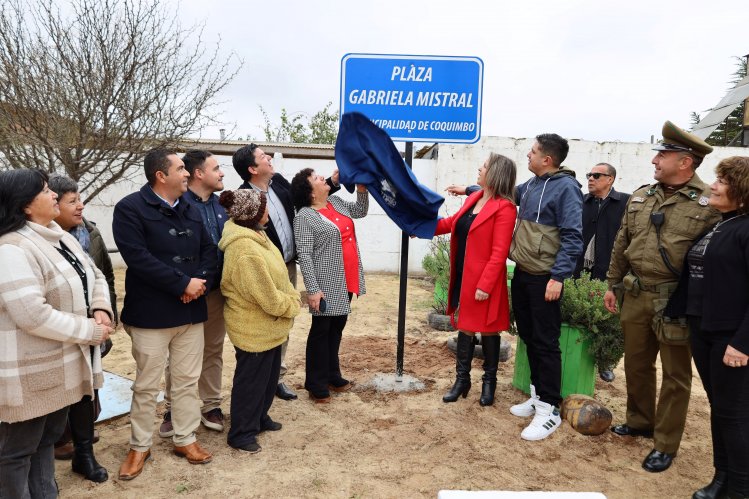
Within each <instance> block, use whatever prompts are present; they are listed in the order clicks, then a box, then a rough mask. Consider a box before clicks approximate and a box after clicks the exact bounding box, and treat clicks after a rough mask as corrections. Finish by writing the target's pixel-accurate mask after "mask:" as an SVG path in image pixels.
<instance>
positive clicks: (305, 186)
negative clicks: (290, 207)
mask: <svg viewBox="0 0 749 499" xmlns="http://www.w3.org/2000/svg"><path fill="white" fill-rule="evenodd" d="M313 173H315V171H314V170H313V169H312V168H305V169H303V170H300V171H299V173H297V174H296V175H294V178H293V179H291V199H292V200H293V201H294V208H296V210H297V211H299V210H301V209H302V208H304V207H305V206H311V205H312V184H310V182H309V178H310V177H311V176H312V174H313Z"/></svg>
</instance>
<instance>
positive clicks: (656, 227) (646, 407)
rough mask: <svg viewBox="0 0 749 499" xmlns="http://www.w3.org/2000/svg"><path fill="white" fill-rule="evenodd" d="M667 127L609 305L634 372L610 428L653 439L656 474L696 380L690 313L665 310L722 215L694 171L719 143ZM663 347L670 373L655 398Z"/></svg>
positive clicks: (667, 457)
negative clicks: (688, 261)
mask: <svg viewBox="0 0 749 499" xmlns="http://www.w3.org/2000/svg"><path fill="white" fill-rule="evenodd" d="M662 133H663V141H662V142H661V143H660V144H658V145H657V146H656V147H654V150H655V151H657V153H656V155H655V157H654V158H653V160H652V163H653V165H655V174H654V178H655V180H656V183H654V184H650V185H644V186H642V187H640V188H639V189H637V190H636V191H635V192H633V193H632V196H630V198H629V202H628V203H627V209H626V213H625V216H624V218H623V219H622V225H621V228H620V229H619V232H618V234H617V236H616V240H615V241H614V249H613V251H612V253H611V264H610V265H609V271H608V283H609V291H607V292H606V295H605V296H604V304H605V306H606V308H607V309H608V310H609V311H610V312H612V313H616V311H617V309H618V308H619V307H620V308H621V314H620V321H621V323H622V332H623V333H624V373H625V375H626V377H627V416H626V422H625V423H624V424H619V425H616V426H614V427H613V428H611V431H613V432H614V433H616V434H617V435H622V436H630V437H645V438H653V440H654V442H653V450H652V451H651V452H650V453H649V454H648V456H647V457H646V458H645V460H644V461H643V463H642V467H643V468H644V469H645V470H646V471H650V472H653V473H656V472H661V471H665V470H666V469H668V468H669V466H671V462H672V461H673V459H674V456H675V455H676V452H677V451H678V449H679V444H680V443H681V437H682V434H683V432H684V424H685V422H686V417H687V407H688V406H689V392H690V390H691V386H692V355H691V350H690V347H689V330H688V328H687V327H686V319H685V318H669V317H664V314H663V311H664V309H665V307H666V304H667V303H668V300H669V298H670V296H671V294H672V293H673V292H674V290H675V289H676V284H677V281H678V279H679V274H680V272H681V270H682V263H683V261H684V256H685V255H686V252H687V250H688V249H689V247H690V245H691V244H692V241H693V240H694V239H695V238H697V237H698V236H699V235H700V234H702V233H703V232H704V231H705V230H706V229H707V228H709V227H711V226H712V225H714V224H715V223H717V222H718V221H719V220H720V214H719V213H718V212H717V211H716V210H715V209H713V208H711V207H710V206H709V204H708V199H709V197H710V187H709V186H708V185H707V184H705V183H704V182H703V181H702V180H700V178H699V177H698V176H697V174H696V173H695V170H696V169H697V167H698V166H699V165H700V163H702V160H703V158H704V157H705V156H706V155H707V154H709V153H710V152H712V150H713V148H712V147H711V146H710V145H709V144H707V143H706V142H705V141H703V140H702V139H700V138H699V137H697V136H695V135H692V134H691V133H688V132H686V131H684V130H682V129H680V128H678V127H677V126H675V125H674V124H673V123H671V122H670V121H667V122H666V123H665V124H664V125H663V132H662ZM615 291H617V293H618V294H619V298H620V300H621V301H620V303H619V306H617V296H616V295H615ZM659 353H660V358H661V367H662V373H663V379H662V383H661V391H660V395H659V396H658V400H657V404H656V381H657V380H656V367H655V360H656V357H657V356H658V354H659Z"/></svg>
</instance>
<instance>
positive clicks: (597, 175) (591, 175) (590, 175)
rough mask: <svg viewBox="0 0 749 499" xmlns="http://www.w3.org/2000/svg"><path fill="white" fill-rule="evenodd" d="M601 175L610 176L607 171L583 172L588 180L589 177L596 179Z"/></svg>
mask: <svg viewBox="0 0 749 499" xmlns="http://www.w3.org/2000/svg"><path fill="white" fill-rule="evenodd" d="M601 175H603V176H604V177H610V176H611V175H609V174H608V173H598V172H596V173H586V174H585V178H587V179H589V180H590V178H591V177H593V178H594V179H596V180H598V179H599V178H601Z"/></svg>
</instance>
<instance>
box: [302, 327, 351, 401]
mask: <svg viewBox="0 0 749 499" xmlns="http://www.w3.org/2000/svg"><path fill="white" fill-rule="evenodd" d="M347 320H348V315H333V316H316V315H313V316H312V325H311V326H310V328H309V336H307V360H306V362H305V368H306V379H305V381H304V388H306V389H307V390H308V391H309V392H310V393H312V395H314V396H315V397H318V398H322V397H328V396H330V390H329V388H328V385H333V386H342V385H345V384H346V380H344V379H343V376H341V365H340V363H339V362H338V350H339V348H340V346H341V336H343V328H344V327H346V321H347Z"/></svg>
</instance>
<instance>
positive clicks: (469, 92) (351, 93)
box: [340, 54, 484, 144]
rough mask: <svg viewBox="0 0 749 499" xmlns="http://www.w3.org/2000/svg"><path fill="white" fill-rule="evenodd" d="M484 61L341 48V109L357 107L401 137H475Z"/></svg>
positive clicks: (467, 140)
mask: <svg viewBox="0 0 749 499" xmlns="http://www.w3.org/2000/svg"><path fill="white" fill-rule="evenodd" d="M483 83H484V63H483V61H482V60H481V59H479V58H478V57H449V56H423V55H388V54H346V55H345V56H343V59H341V108H340V109H341V114H344V113H347V112H350V111H358V112H360V113H362V114H363V115H365V116H367V117H368V118H369V119H370V120H372V121H373V122H374V123H375V124H376V125H377V126H379V127H380V128H382V129H383V130H385V131H386V132H387V133H388V135H390V137H391V138H392V139H393V140H400V141H404V142H458V143H468V144H472V143H474V142H476V141H478V140H479V138H481V96H482V89H483Z"/></svg>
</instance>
